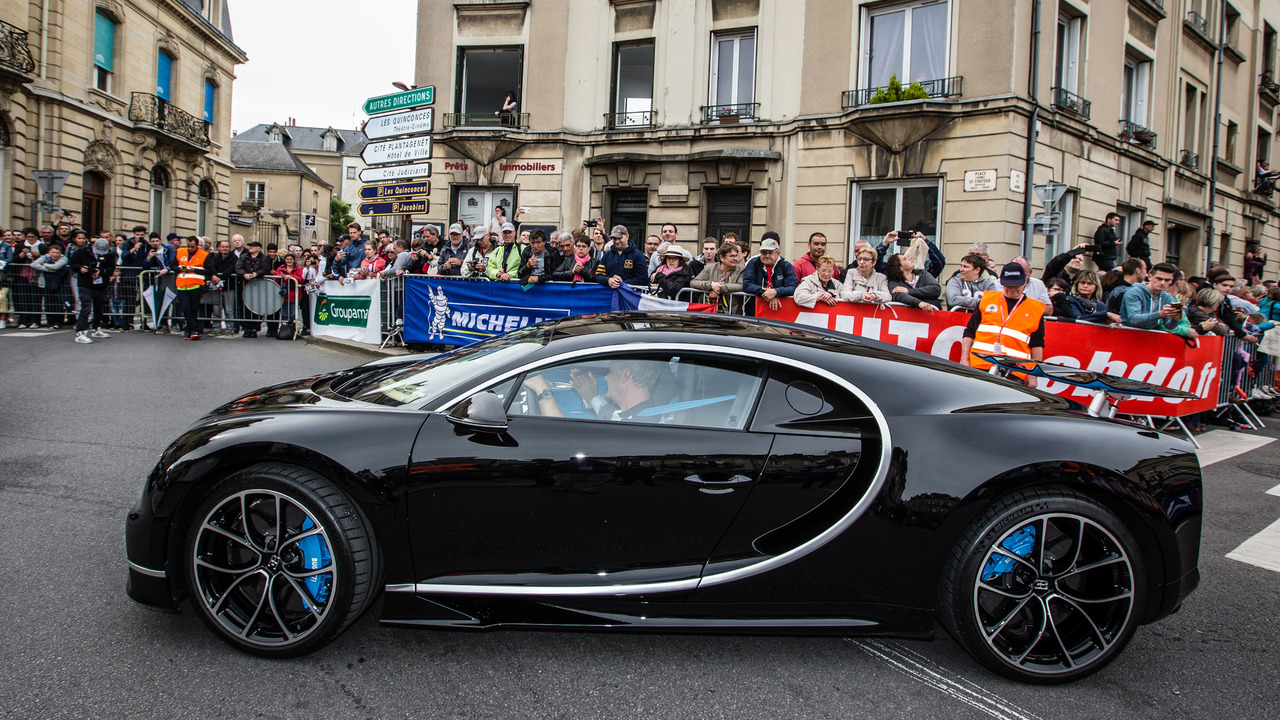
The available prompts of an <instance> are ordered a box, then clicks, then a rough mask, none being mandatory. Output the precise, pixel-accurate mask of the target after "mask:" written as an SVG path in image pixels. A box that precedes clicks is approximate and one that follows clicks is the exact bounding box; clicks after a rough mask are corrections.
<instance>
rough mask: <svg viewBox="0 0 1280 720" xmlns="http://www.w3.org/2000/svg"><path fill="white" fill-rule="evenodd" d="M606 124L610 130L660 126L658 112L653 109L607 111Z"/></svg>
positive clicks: (643, 128)
mask: <svg viewBox="0 0 1280 720" xmlns="http://www.w3.org/2000/svg"><path fill="white" fill-rule="evenodd" d="M604 126H605V127H607V128H609V129H610V130H646V129H648V128H655V127H658V113H656V112H654V111H653V110H642V111H637V112H620V113H605V114H604Z"/></svg>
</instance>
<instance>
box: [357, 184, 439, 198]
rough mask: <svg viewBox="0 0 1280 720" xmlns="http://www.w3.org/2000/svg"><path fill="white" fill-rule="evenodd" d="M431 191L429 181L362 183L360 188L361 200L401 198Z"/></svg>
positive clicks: (417, 195)
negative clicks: (387, 183) (384, 183)
mask: <svg viewBox="0 0 1280 720" xmlns="http://www.w3.org/2000/svg"><path fill="white" fill-rule="evenodd" d="M430 192H431V182H430V181H429V180H422V181H420V182H408V183H392V184H390V185H364V186H362V187H361V188H360V199H361V200H382V199H387V200H391V199H393V198H394V199H397V200H399V199H403V198H412V197H419V196H422V195H426V194H428V193H430Z"/></svg>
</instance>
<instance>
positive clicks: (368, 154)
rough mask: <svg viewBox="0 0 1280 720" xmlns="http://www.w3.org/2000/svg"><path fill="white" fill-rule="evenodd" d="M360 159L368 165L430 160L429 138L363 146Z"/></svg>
mask: <svg viewBox="0 0 1280 720" xmlns="http://www.w3.org/2000/svg"><path fill="white" fill-rule="evenodd" d="M360 158H361V159H362V160H364V161H365V162H366V163H368V164H370V165H381V164H383V163H393V162H402V163H403V162H413V161H414V160H430V159H431V138H430V137H428V136H422V137H408V138H401V139H399V140H386V141H384V142H376V143H369V144H368V145H365V146H364V152H362V153H360Z"/></svg>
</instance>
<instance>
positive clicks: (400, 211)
mask: <svg viewBox="0 0 1280 720" xmlns="http://www.w3.org/2000/svg"><path fill="white" fill-rule="evenodd" d="M428 208H430V203H429V202H427V201H426V200H395V201H392V202H369V203H360V207H358V208H356V212H359V213H360V214H361V215H363V216H364V217H371V216H374V215H414V214H419V215H420V214H422V213H425V212H427V210H428Z"/></svg>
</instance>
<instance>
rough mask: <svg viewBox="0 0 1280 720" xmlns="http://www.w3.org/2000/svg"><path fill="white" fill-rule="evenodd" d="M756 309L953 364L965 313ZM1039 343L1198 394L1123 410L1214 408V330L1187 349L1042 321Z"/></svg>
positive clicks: (1173, 338) (1066, 361) (1162, 335)
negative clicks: (893, 345) (927, 355)
mask: <svg viewBox="0 0 1280 720" xmlns="http://www.w3.org/2000/svg"><path fill="white" fill-rule="evenodd" d="M756 313H757V314H758V315H759V316H760V317H768V318H775V319H778V320H787V321H789V322H795V323H800V324H802V325H813V326H816V327H820V328H826V329H828V330H836V331H839V332H846V333H849V334H851V335H858V336H861V337H866V338H871V339H873V340H882V341H884V342H888V343H894V344H897V345H900V346H902V347H905V348H909V349H911V350H919V351H920V352H926V353H929V354H930V355H935V356H937V357H940V358H945V359H947V360H952V361H954V362H960V340H961V338H962V337H963V335H964V327H965V324H967V323H968V322H969V313H966V312H946V311H942V310H939V311H937V312H932V313H931V312H925V311H923V310H915V309H912V308H905V307H881V306H879V305H868V304H863V303H846V302H842V303H838V304H836V305H835V306H828V305H823V304H821V303H819V304H818V306H817V307H814V308H812V309H810V308H802V307H800V306H799V305H796V304H795V302H794V301H792V300H790V299H786V300H783V301H782V305H781V307H779V308H778V309H777V310H769V308H768V307H767V306H766V305H764V304H763V303H757V304H756ZM1044 345H1045V348H1044V359H1045V361H1046V362H1051V363H1056V364H1058V365H1066V366H1069V367H1077V368H1085V369H1088V370H1093V371H1095V372H1104V373H1107V374H1110V375H1120V376H1122V377H1127V378H1130V379H1133V380H1141V381H1143V382H1149V383H1154V384H1156V385H1164V386H1165V387H1170V388H1175V389H1177V390H1185V391H1187V392H1191V393H1195V394H1196V395H1199V396H1200V399H1199V400H1174V399H1165V398H1150V397H1143V398H1134V399H1132V400H1126V401H1124V402H1122V403H1120V404H1119V406H1118V409H1119V411H1120V412H1121V413H1126V414H1133V415H1154V416H1158V417H1180V416H1183V415H1190V414H1192V413H1197V412H1202V411H1205V410H1212V409H1213V408H1214V406H1215V405H1217V401H1218V386H1219V381H1220V378H1219V374H1220V371H1221V368H1222V338H1220V337H1218V336H1216V335H1210V336H1207V337H1201V338H1200V339H1199V340H1198V341H1197V343H1196V345H1195V346H1190V345H1188V344H1187V343H1186V342H1185V341H1184V340H1183V338H1182V337H1180V336H1178V335H1173V334H1171V333H1167V332H1160V331H1156V330H1138V329H1135V328H1121V327H1101V326H1097V325H1086V324H1077V323H1068V322H1046V323H1045V326H1044ZM1040 387H1041V389H1043V390H1048V391H1049V392H1051V393H1054V394H1057V395H1062V396H1064V397H1068V398H1071V399H1072V400H1076V401H1079V402H1083V403H1085V404H1088V402H1089V400H1090V399H1091V398H1092V395H1093V393H1092V392H1091V391H1089V390H1084V389H1081V388H1078V387H1075V386H1073V385H1067V384H1065V383H1060V382H1050V383H1047V384H1046V383H1045V382H1044V381H1043V380H1042V381H1041V385H1040Z"/></svg>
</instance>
